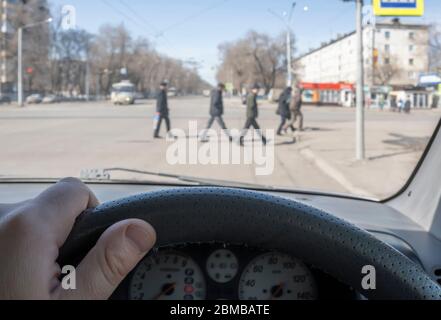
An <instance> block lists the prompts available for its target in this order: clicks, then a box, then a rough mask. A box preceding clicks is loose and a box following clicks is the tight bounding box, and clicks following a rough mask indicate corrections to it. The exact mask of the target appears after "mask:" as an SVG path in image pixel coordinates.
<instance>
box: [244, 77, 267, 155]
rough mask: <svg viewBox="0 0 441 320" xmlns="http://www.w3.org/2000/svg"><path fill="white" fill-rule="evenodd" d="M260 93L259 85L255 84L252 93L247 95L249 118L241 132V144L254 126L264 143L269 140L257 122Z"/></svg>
mask: <svg viewBox="0 0 441 320" xmlns="http://www.w3.org/2000/svg"><path fill="white" fill-rule="evenodd" d="M258 93H259V86H257V85H254V86H253V88H252V89H251V93H250V94H249V95H248V97H247V120H246V122H245V126H244V129H243V130H242V132H241V134H240V140H239V143H240V145H241V146H243V145H244V139H245V136H246V134H247V132H248V130H249V129H250V128H251V127H253V128H254V129H255V130H258V133H259V135H260V137H261V139H262V143H263V144H264V145H266V143H267V140H266V138H265V136H264V135H263V134H262V132H261V131H260V126H259V124H258V123H257V118H258V116H259V110H258V106H257V94H258Z"/></svg>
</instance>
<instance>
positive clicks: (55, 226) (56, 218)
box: [32, 178, 99, 246]
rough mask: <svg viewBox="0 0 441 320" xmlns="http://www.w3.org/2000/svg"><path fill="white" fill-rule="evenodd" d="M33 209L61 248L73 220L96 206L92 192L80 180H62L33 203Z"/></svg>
mask: <svg viewBox="0 0 441 320" xmlns="http://www.w3.org/2000/svg"><path fill="white" fill-rule="evenodd" d="M32 203H33V207H34V209H35V211H37V212H38V214H39V215H40V217H42V218H43V220H44V221H47V224H48V226H49V227H50V228H51V231H52V232H55V236H56V241H57V244H58V246H61V245H62V244H63V243H64V241H65V240H66V238H67V236H68V235H69V233H70V231H71V230H72V227H73V224H74V223H75V219H76V218H77V217H78V216H79V215H80V214H81V213H82V212H83V211H84V210H86V209H88V208H94V207H96V206H98V204H99V202H98V200H97V198H96V197H95V195H94V194H93V193H92V191H91V190H90V189H89V188H88V187H87V186H86V185H85V184H84V183H82V182H81V181H80V180H78V179H75V178H67V179H63V180H61V181H60V182H58V183H57V184H55V185H53V186H52V187H50V188H49V189H47V190H46V191H44V192H43V193H42V194H40V195H39V196H38V197H37V198H35V199H34V200H33V201H32Z"/></svg>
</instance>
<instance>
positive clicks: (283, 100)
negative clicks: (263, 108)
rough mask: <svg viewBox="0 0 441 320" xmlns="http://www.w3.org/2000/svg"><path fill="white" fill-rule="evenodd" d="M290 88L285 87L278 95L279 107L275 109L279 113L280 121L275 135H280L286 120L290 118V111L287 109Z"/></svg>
mask: <svg viewBox="0 0 441 320" xmlns="http://www.w3.org/2000/svg"><path fill="white" fill-rule="evenodd" d="M291 95H292V88H291V87H288V88H286V89H285V90H284V91H283V92H282V94H281V95H280V97H279V107H278V109H277V113H278V114H279V115H280V118H281V121H280V125H279V128H278V129H277V135H278V136H281V135H282V130H283V127H284V126H285V124H286V121H287V120H290V119H291V111H290V109H289V104H290V101H291Z"/></svg>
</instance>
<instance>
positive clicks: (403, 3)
mask: <svg viewBox="0 0 441 320" xmlns="http://www.w3.org/2000/svg"><path fill="white" fill-rule="evenodd" d="M373 5H374V13H375V15H376V16H383V17H385V16H387V17H400V16H408V17H421V16H423V15H424V0H373Z"/></svg>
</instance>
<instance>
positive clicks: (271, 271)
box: [239, 253, 317, 300]
mask: <svg viewBox="0 0 441 320" xmlns="http://www.w3.org/2000/svg"><path fill="white" fill-rule="evenodd" d="M239 299H240V300H315V299H317V287H316V283H315V280H314V277H313V276H312V274H311V272H310V271H309V269H308V268H307V267H306V266H305V265H304V264H303V263H302V262H301V261H299V260H297V259H294V258H292V257H290V256H289V255H286V254H280V253H267V254H263V255H261V256H259V257H257V258H255V259H254V260H253V261H251V262H250V263H249V264H248V266H247V267H246V268H245V270H244V271H243V273H242V276H241V278H240V282H239Z"/></svg>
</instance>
